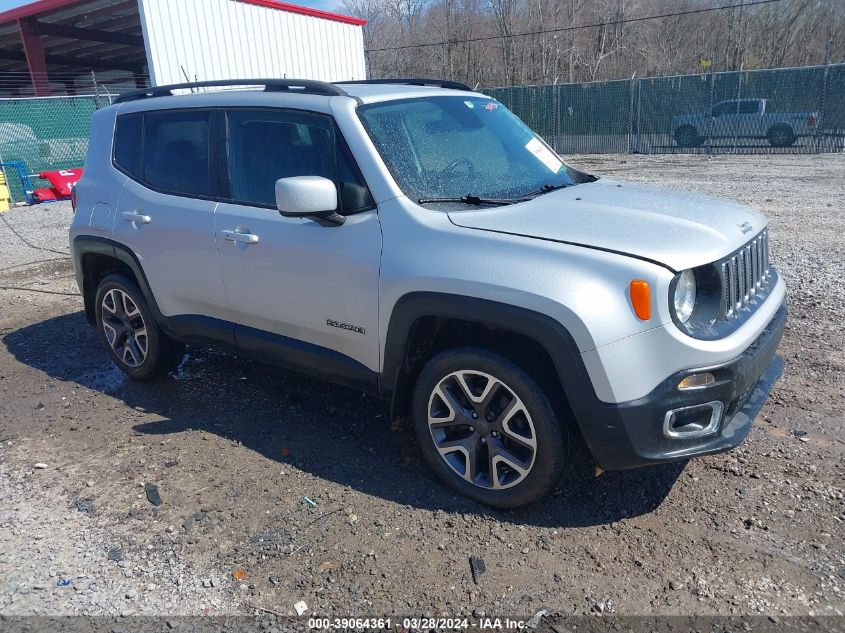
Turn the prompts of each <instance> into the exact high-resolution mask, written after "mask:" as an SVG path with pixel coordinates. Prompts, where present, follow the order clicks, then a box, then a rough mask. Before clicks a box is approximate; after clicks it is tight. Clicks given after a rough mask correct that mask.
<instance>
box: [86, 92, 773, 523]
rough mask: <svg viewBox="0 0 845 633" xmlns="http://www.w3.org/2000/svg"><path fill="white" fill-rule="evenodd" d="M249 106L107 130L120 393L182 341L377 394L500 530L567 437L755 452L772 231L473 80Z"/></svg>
mask: <svg viewBox="0 0 845 633" xmlns="http://www.w3.org/2000/svg"><path fill="white" fill-rule="evenodd" d="M222 83H223V84H225V85H231V84H232V83H235V82H222ZM241 83H242V84H246V85H256V86H264V90H260V91H259V90H255V89H253V90H224V91H217V92H200V93H193V94H182V95H174V94H173V91H177V90H181V91H184V89H185V88H187V87H210V86H220V85H221V82H200V83H198V84H184V85H180V86H161V87H156V88H150V89H145V90H139V91H137V92H133V93H128V94H126V95H123V96H121V98H119V99H118V100H117V102H116V103H115V105H113V106H110V107H107V108H104V109H102V110H99V111H98V112H96V113H95V114H94V117H93V122H92V128H91V143H90V151H89V152H88V159H87V161H86V164H85V173H84V176H83V177H82V179H81V180H80V181H79V184H78V185H77V187H76V188H75V189H74V207H75V215H74V220H73V223H72V225H71V229H70V245H71V249H72V252H73V261H74V268H75V271H76V277H77V282H78V284H79V287H80V289H81V291H82V294H83V297H84V304H85V314H86V316H87V318H88V320H89V322H90V323H91V324H92V325H94V326H95V327H96V328H97V330H98V332H99V334H100V338H101V339H102V341H103V343H104V346H105V348H106V350H108V353H109V354H110V356H111V358H112V360H113V361H114V362H115V363H116V364H117V366H118V367H119V368H120V369H121V370H123V371H124V372H125V373H126V374H128V375H129V376H130V377H132V378H134V379H137V380H146V379H150V378H154V377H157V376H162V375H164V374H166V373H167V372H168V371H170V370H172V369H174V368H175V367H176V366H177V365H178V364H179V362H180V361H181V359H182V356H183V351H184V347H185V344H186V343H189V344H197V345H213V346H217V347H221V348H223V349H227V350H230V351H232V352H235V353H240V354H245V355H248V356H252V357H255V358H258V359H262V360H266V361H270V362H276V363H279V364H281V365H284V366H286V367H289V368H292V369H297V370H300V371H303V372H306V373H310V374H312V375H314V376H317V377H318V378H321V379H325V380H330V381H334V382H337V383H340V384H344V385H347V386H351V387H354V388H357V389H362V390H365V391H368V392H371V393H373V394H376V395H379V396H382V397H384V398H386V399H388V400H389V401H390V403H391V418H393V417H398V416H403V415H410V416H411V418H412V419H413V423H414V427H415V430H416V434H417V440H418V442H419V444H420V447H421V449H422V454H423V456H424V458H425V459H426V460H427V461H428V463H429V465H430V466H431V467H432V469H433V470H434V472H435V473H437V475H438V476H439V477H440V478H441V479H442V480H443V481H444V482H446V483H447V484H448V485H449V486H451V487H452V488H453V489H454V490H456V491H458V492H459V493H461V494H463V495H466V496H468V497H470V498H472V499H475V500H477V501H479V502H482V503H485V504H488V505H491V506H494V507H498V508H514V507H517V506H521V505H525V504H527V503H531V502H533V501H536V500H537V499H539V498H540V497H542V496H543V495H544V494H546V493H547V492H549V491H550V490H551V489H552V488H553V487H554V486H556V485H557V483H558V481H559V479H560V477H561V475H562V473H563V472H564V468H565V467H566V465H567V463H568V462H569V459H570V445H571V439H572V437H573V435H574V434H579V433H580V435H581V436H582V437H583V438H584V440H585V442H586V445H587V446H588V448H589V450H590V451H591V453H592V455H593V458H594V460H595V461H596V463H597V464H598V465H599V466H600V467H602V468H604V469H622V468H632V467H636V466H642V465H646V464H653V463H659V462H665V461H671V460H677V459H687V458H689V457H694V456H696V455H706V454H711V453H718V452H722V451H726V450H729V449H731V448H733V447H735V446H737V445H738V444H739V443H740V442H742V440H743V439H744V438H745V437H746V435H747V434H748V432H749V431H750V429H751V426H752V423H753V420H754V417H755V416H756V415H757V412H758V411H759V410H760V407H761V406H762V404H763V402H764V400H765V399H766V397H767V396H768V394H769V391H770V389H771V387H772V385H773V383H774V382H775V381H776V380H777V378H778V377H779V376H780V372H781V370H782V367H783V362H782V360H780V359H779V358H778V357H777V355H776V350H777V347H778V344H779V342H780V339H781V337H782V335H783V331H784V327H785V322H786V305H785V287H784V283H783V281H782V280H781V278H780V277H779V275H778V274H777V271H776V270H775V269H774V268H773V267H772V266H771V264H770V262H769V240H768V222H767V220H766V218H764V217H763V216H762V215H761V214H759V213H758V212H756V211H754V210H753V209H749V208H748V207H744V206H742V205H739V204H736V203H730V202H726V201H723V200H715V199H712V198H708V197H705V196H702V195H698V194H682V193H677V192H671V191H661V190H659V189H655V188H650V187H645V186H639V185H633V184H629V183H622V182H615V181H612V180H608V179H604V178H602V179H599V178H597V177H595V176H591V175H589V174H586V173H584V172H581V171H578V170H577V169H574V168H572V167H570V166H569V165H567V164H565V163H564V162H563V161H562V160H561V159H560V157H559V156H558V155H557V154H556V153H555V152H553V151H552V150H551V149H550V148H549V146H548V145H547V144H546V143H545V142H544V141H543V140H542V139H541V138H540V137H539V136H537V135H536V134H535V133H534V132H532V131H531V130H530V129H529V128H528V126H526V125H525V124H524V123H523V122H522V121H521V120H520V119H519V118H517V117H516V116H515V115H514V114H513V113H511V112H510V111H509V110H508V109H507V108H505V107H504V106H503V105H502V104H501V103H499V102H498V101H496V100H495V99H491V98H490V97H488V96H485V95H483V94H479V93H477V92H475V91H473V90H471V89H469V88H468V87H467V86H464V85H462V84H456V83H454V82H437V81H435V82H432V81H428V80H404V81H403V80H393V81H387V80H385V81H372V82H357V83H356V82H348V83H340V84H337V85H334V84H325V83H321V82H313V81H294V80H267V81H262V80H257V79H256V80H242V82H241ZM222 378H224V377H222V376H221V379H222ZM338 423H339V424H342V423H343V421H342V420H338ZM315 458H318V457H315ZM373 476H376V477H377V476H378V474H377V473H374V475H373Z"/></svg>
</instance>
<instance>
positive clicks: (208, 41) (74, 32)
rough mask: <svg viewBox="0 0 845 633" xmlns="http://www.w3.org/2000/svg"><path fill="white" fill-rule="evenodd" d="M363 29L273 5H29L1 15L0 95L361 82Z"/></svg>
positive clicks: (267, 1) (203, 0)
mask: <svg viewBox="0 0 845 633" xmlns="http://www.w3.org/2000/svg"><path fill="white" fill-rule="evenodd" d="M364 24H365V22H364V20H360V19H358V18H353V17H349V16H345V15H339V14H335V13H329V12H326V11H319V10H316V9H310V8H307V7H301V6H297V5H293V4H288V3H285V2H278V1H276V0H38V1H36V2H32V3H30V4H27V5H24V6H22V7H19V8H16V9H12V10H9V11H6V12H3V13H0V97H3V96H5V97H10V96H49V95H57V94H81V93H90V92H91V87H92V85H94V84H96V85H99V86H102V87H103V89H104V90H106V91H109V92H119V91H121V90H125V89H127V88H134V87H136V86H144V85H147V84H148V83H149V84H153V85H161V84H167V83H178V82H184V81H186V80H191V81H194V80H210V79H243V78H247V77H280V78H283V77H296V78H301V79H320V80H323V81H339V80H353V79H365V78H366V69H365V62H364V37H363V27H364Z"/></svg>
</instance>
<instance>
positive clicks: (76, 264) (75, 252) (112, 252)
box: [71, 235, 175, 336]
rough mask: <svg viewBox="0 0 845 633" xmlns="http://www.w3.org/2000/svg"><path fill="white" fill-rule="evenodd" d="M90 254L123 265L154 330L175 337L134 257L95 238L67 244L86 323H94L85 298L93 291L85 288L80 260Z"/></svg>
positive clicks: (110, 242) (79, 237)
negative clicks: (151, 317)
mask: <svg viewBox="0 0 845 633" xmlns="http://www.w3.org/2000/svg"><path fill="white" fill-rule="evenodd" d="M91 253H95V254H97V255H105V256H107V257H111V258H113V259H116V260H117V261H119V262H121V263H122V264H125V265H126V266H127V267H128V268H129V269H130V270H131V271H132V274H133V275H134V276H135V281H136V282H137V283H138V287H139V288H140V289H141V292H142V293H143V294H144V299H145V300H146V302H147V305H149V306H150V310H152V312H153V315H154V316H155V320H156V323H157V324H158V326H159V327H160V328H161V329H162V330H164V331H165V333H166V334H168V335H170V336H174V335H175V332H173V331H172V330H171V328H170V327H169V326H168V319H166V318H165V317H164V315H162V313H161V310H159V307H158V303H157V302H156V300H155V295H153V291H152V289H151V288H150V283H149V281H147V276H146V275H145V274H144V269H143V267H142V266H141V262H140V261H139V260H138V256H137V255H135V253H134V252H132V250H131V249H130V248H128V247H127V246H125V245H124V244H121V243H120V242H116V241H114V240H112V239H109V238H107V237H100V236H98V235H77V236H76V237H75V238H73V242H72V243H71V256H72V257H73V268H74V271H75V274H76V283H77V284H78V285H79V289H80V291H81V292H82V296H83V298H84V301H85V315H86V317H87V318H88V321H89V322H90V323H92V324H93V323H94V317H93V314H94V313H93V310H94V306H93V304H92V305H89V303H90V300H89V297H91V296H92V292H91V291H93V292H96V288H89V287H88V285H86V284H89V283H90V282H89V281H88V280H87V278H88V275H87V273H86V271H85V269H84V266H83V260H84V258H85V255H88V254H91ZM86 291H88V292H86Z"/></svg>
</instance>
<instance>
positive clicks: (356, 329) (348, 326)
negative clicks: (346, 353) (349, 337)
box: [326, 319, 366, 334]
mask: <svg viewBox="0 0 845 633" xmlns="http://www.w3.org/2000/svg"><path fill="white" fill-rule="evenodd" d="M326 325H328V326H329V327H336V328H338V329H340V330H349V331H350V332H355V333H356V334H365V333H366V330H365V329H364V328H362V327H361V326H360V325H352V324H351V323H341V322H340V321H335V320H334V319H326Z"/></svg>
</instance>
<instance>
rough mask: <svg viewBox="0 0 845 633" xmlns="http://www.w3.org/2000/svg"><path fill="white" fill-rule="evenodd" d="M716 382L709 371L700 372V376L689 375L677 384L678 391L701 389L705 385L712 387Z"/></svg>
mask: <svg viewBox="0 0 845 633" xmlns="http://www.w3.org/2000/svg"><path fill="white" fill-rule="evenodd" d="M714 382H716V376H714V375H713V374H711V373H710V372H709V371H704V372H701V373H700V374H690V375H689V376H687V377H686V378H684V379H683V380H682V381H681V382H679V383H678V389H681V390H686V389H701V388H702V387H706V386H707V385H712V384H713V383H714Z"/></svg>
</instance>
